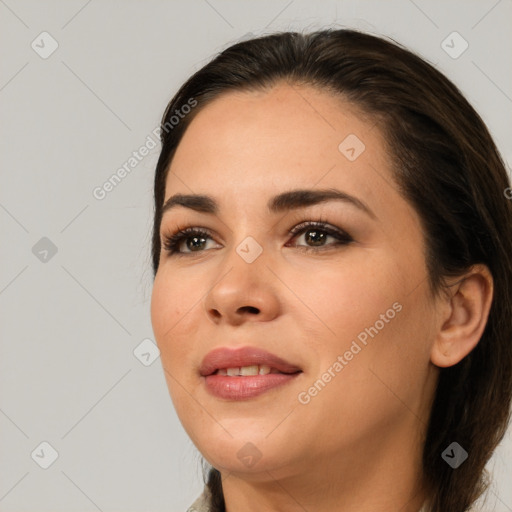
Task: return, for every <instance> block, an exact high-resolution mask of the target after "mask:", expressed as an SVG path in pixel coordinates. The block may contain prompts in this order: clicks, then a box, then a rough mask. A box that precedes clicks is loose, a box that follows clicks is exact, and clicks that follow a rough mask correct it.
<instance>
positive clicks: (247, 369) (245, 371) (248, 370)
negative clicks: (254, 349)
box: [240, 365, 259, 375]
mask: <svg viewBox="0 0 512 512" xmlns="http://www.w3.org/2000/svg"><path fill="white" fill-rule="evenodd" d="M258 371H259V368H258V365H253V366H243V367H242V368H240V375H258Z"/></svg>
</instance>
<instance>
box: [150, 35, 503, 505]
mask: <svg viewBox="0 0 512 512" xmlns="http://www.w3.org/2000/svg"><path fill="white" fill-rule="evenodd" d="M282 82H287V83H289V84H290V85H306V86H312V87H315V88H317V89H319V90H323V91H326V92H328V93H331V94H332V95H333V96H335V97H339V98H340V99H343V100H345V101H348V102H349V103H350V104H352V105H354V106H356V107H357V108H358V109H359V110H360V111H361V112H364V113H365V114H366V115H368V118H369V119H371V120H372V121H373V122H374V123H375V125H376V126H377V127H378V128H379V129H380V130H381V132H382V134H383V136H384V138H385V144H386V151H387V153H388V156H389V157H390V161H391V162H392V172H393V178H394V180H395V181H396V183H397V186H398V189H399V191H400V193H401V195H402V196H403V197H404V199H405V200H407V201H408V202H409V203H410V204H411V205H412V206H413V208H414V209H415V211H416V212H417V213H418V214H419V217H420V220H421V224H422V228H423V232H424V238H425V247H426V249H425V261H426V265H427V270H428V276H427V278H428V283H429V289H430V291H431V293H432V295H433V296H435V295H437V294H440V293H441V292H443V291H446V290H447V287H448V286H449V285H448V284H447V283H448V279H449V278H450V277H460V276H461V275H463V274H464V273H465V272H467V271H469V270H470V269H471V267H472V266H473V265H475V264H478V263H482V264H485V265H486V266H487V267H488V269H489V270H490V272H491V274H492V277H493V283H494V290H493V300H492V303H491V308H490V311H489V316H488V319H487V323H486V325H485V329H484V332H483V334H482V336H481V339H480V340H479V343H478V344H477V345H476V347H475V348H474V349H473V350H472V351H471V352H470V353H469V354H468V355H467V356H466V357H465V358H464V359H462V360H461V361H460V362H459V363H458V364H456V365H454V366H452V367H447V368H440V370H439V378H438V383H437V388H436V391H435V395H434V397H433V403H432V409H431V412H430V418H429V421H428V424H427V431H426V438H425V443H424V447H423V459H422V471H423V477H424V480H425V482H426V485H427V489H428V507H429V508H428V510H429V512H446V511H447V510H449V511H450V512H463V511H466V510H468V509H469V507H470V506H471V505H472V504H473V503H474V502H475V501H476V500H477V499H478V498H479V497H480V496H481V495H482V493H483V492H484V491H485V490H486V489H487V487H488V485H489V476H488V474H487V471H486V469H485V466H486V463H487V462H488V460H489V459H490V457H491V455H492V453H493V451H494V449H495V448H496V446H497V445H498V444H499V442H500V441H501V439H502V438H503V436H504V435H505V433H506V429H507V424H508V421H509V419H510V404H511V398H512V301H511V297H512V233H511V227H512V203H511V201H510V200H507V199H506V197H505V191H506V189H507V188H508V187H510V179H509V177H508V175H507V171H506V168H505V165H504V162H503V160H502V158H501V157H500V154H499V152H498V150H497V148H496V145H495V143H494V142H493V140H492V138H491V135H490V133H489V131H488V129H487V128H486V126H485V124H484V122H483V120H482V119H481V117H480V116H479V114H478V113H477V112H476V111H475V110H474V109H473V107H472V106H471V105H470V104H469V103H468V101H467V100H466V99H465V98H464V96H463V95H462V93H461V92H460V90H459V89H458V88H457V87H456V86H455V85H454V84H453V83H452V82H451V81H450V80H449V79H448V78H446V77H445V76H444V75H443V74H442V73H441V72H439V71H438V70H437V69H436V68H434V67H433V66H432V65H431V64H429V63H428V62H426V61H425V60H424V59H423V58H421V57H419V56H418V55H416V54H415V53H413V52H411V51H409V50H408V49H406V48H404V47H403V46H401V45H400V44H399V43H396V42H395V41H393V40H387V39H384V38H382V37H377V36H374V35H370V34H366V33H362V32H359V31H356V30H349V29H333V28H328V29H325V30H319V31H316V32H312V33H308V34H303V33H297V32H279V33H275V34H270V35H266V36H262V37H258V38H253V39H250V40H246V41H242V42H238V43H236V44H233V45H232V46H230V47H228V48H226V49H225V50H224V51H222V52H221V53H219V54H218V55H217V56H216V57H215V58H214V59H213V60H211V61H210V62H209V63H207V64H206V65H205V66H203V67H202V68H201V69H199V70H198V71H197V72H195V73H194V74H193V75H192V76H191V77H190V78H189V79H188V80H187V81H186V82H185V83H184V84H183V85H182V86H181V88H180V89H179V90H178V92H177V93H176V95H175V96H174V97H173V99H172V100H171V101H170V103H169V104H168V106H167V108H166V110H165V113H164V115H163V118H162V122H161V141H162V149H161V154H160V157H159V160H158V163H157V166H156V173H155V181H154V200H155V211H154V225H153V239H152V258H153V272H154V275H156V272H157V270H158V265H159V258H160V250H161V246H160V244H161V242H160V237H159V230H160V223H161V218H162V206H163V202H164V197H165V183H166V177H167V173H168V169H169V166H170V163H171V160H172V158H173V155H174V153H175V151H176V148H177V146H178V144H179V143H180V140H181V138H182V136H183V134H184V132H185V130H186V128H187V126H188V125H189V124H190V122H191V121H192V120H193V119H194V117H195V116H196V115H197V113H198V112H199V111H200V110H201V108H202V107H204V106H205V105H207V104H208V103H209V102H211V101H213V100H214V99H215V98H217V97H218V96H219V95H221V94H223V93H228V92H230V91H248V92H249V91H266V90H269V89H270V88H272V87H273V86H275V85H277V84H278V83H282ZM192 101H193V102H194V104H195V107H194V108H193V109H192V110H191V111H190V113H188V114H187V115H186V116H184V117H183V118H182V119H181V120H180V121H179V123H177V124H172V123H171V121H170V119H171V117H172V115H173V113H174V112H176V110H178V112H180V111H181V108H182V107H183V106H184V105H186V104H187V103H188V104H192V103H191V102H192ZM188 110H190V109H188ZM453 441H456V442H457V443H459V444H460V445H461V446H462V447H463V448H464V449H465V450H466V451H467V452H468V454H469V458H468V460H467V461H466V462H464V463H463V464H462V465H461V466H459V467H458V468H457V469H456V470H454V469H452V468H451V467H450V466H449V465H448V464H447V463H446V462H445V461H444V460H443V459H442V457H441V454H442V452H443V451H444V450H445V449H446V448H447V447H448V446H449V445H450V444H451V443H452V442H453ZM205 484H206V485H207V490H208V495H209V494H210V493H211V503H210V508H211V510H212V512H221V511H225V505H224V498H223V492H222V480H221V474H220V472H219V471H218V470H217V469H215V468H214V467H210V469H209V474H208V481H207V482H205Z"/></svg>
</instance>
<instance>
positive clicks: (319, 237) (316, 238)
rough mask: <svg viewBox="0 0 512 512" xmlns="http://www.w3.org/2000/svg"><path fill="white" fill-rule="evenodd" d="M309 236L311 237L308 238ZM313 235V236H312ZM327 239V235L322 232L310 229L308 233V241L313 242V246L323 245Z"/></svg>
mask: <svg viewBox="0 0 512 512" xmlns="http://www.w3.org/2000/svg"><path fill="white" fill-rule="evenodd" d="M308 234H309V236H308ZM311 234H312V236H311ZM324 238H325V233H322V232H321V231H320V232H318V231H316V230H313V229H310V230H309V231H306V241H307V242H310V241H312V242H313V245H322V242H323V240H324Z"/></svg>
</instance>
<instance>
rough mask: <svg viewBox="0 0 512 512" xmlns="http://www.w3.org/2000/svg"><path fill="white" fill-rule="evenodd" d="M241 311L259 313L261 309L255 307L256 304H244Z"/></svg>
mask: <svg viewBox="0 0 512 512" xmlns="http://www.w3.org/2000/svg"><path fill="white" fill-rule="evenodd" d="M239 311H241V312H243V311H248V312H249V313H255V314H258V313H259V312H260V310H259V309H258V308H255V307H254V306H243V307H241V308H239Z"/></svg>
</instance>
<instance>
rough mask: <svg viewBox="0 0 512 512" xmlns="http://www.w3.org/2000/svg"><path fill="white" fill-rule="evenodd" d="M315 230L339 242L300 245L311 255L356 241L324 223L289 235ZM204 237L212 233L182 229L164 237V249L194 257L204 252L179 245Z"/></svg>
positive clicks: (298, 228)
mask: <svg viewBox="0 0 512 512" xmlns="http://www.w3.org/2000/svg"><path fill="white" fill-rule="evenodd" d="M313 229H315V230H316V231H320V232H323V233H325V234H327V235H330V236H332V237H333V238H336V240H337V242H335V243H332V244H328V245H323V246H319V247H313V246H304V245H299V246H298V247H299V248H300V250H302V251H304V252H306V253H309V252H319V251H322V250H326V249H328V248H332V247H335V246H340V245H341V246H345V245H348V244H350V243H351V242H353V241H354V239H353V238H352V237H351V236H350V235H349V234H348V233H346V232H345V231H343V230H341V229H338V228H335V227H334V226H331V225H329V224H327V223H326V222H324V221H319V222H315V221H306V222H302V223H300V224H298V225H296V226H295V227H293V228H292V229H290V231H288V234H289V235H294V236H293V238H296V236H297V235H299V234H303V233H305V232H307V231H309V230H313ZM194 236H195V237H202V238H212V236H211V233H210V232H209V231H208V230H206V229H204V228H195V227H188V228H185V229H182V230H180V231H178V232H177V233H175V234H173V235H164V236H163V244H162V245H163V248H164V249H165V250H166V251H167V252H168V253H169V255H175V256H185V255H192V254H194V253H200V252H204V251H190V252H180V251H178V247H179V244H180V243H181V241H182V240H185V239H187V238H192V237H194Z"/></svg>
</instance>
